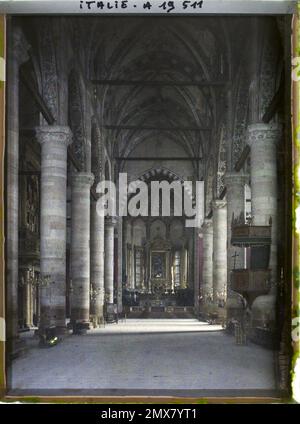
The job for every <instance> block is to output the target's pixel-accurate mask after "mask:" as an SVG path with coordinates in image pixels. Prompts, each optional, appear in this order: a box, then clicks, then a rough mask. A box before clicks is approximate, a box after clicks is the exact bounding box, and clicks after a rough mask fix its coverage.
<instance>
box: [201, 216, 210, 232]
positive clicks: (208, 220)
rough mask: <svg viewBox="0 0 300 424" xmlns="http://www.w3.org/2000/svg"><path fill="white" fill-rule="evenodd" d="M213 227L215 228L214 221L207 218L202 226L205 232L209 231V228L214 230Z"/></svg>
mask: <svg viewBox="0 0 300 424" xmlns="http://www.w3.org/2000/svg"><path fill="white" fill-rule="evenodd" d="M212 226H213V221H212V219H209V218H205V219H204V221H203V224H202V229H203V230H204V231H205V230H208V229H209V228H212Z"/></svg>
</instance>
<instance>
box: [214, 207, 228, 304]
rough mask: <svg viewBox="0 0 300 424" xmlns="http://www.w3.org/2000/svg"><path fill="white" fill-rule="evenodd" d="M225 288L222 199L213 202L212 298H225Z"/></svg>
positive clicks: (225, 268)
mask: <svg viewBox="0 0 300 424" xmlns="http://www.w3.org/2000/svg"><path fill="white" fill-rule="evenodd" d="M226 290H227V208H226V202H225V201H224V200H214V202H213V300H214V303H217V302H218V300H225V298H226Z"/></svg>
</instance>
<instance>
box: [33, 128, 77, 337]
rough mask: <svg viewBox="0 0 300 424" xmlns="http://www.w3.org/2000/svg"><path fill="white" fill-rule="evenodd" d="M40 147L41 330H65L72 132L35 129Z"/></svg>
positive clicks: (63, 129) (67, 129)
mask: <svg viewBox="0 0 300 424" xmlns="http://www.w3.org/2000/svg"><path fill="white" fill-rule="evenodd" d="M36 134H37V140H38V141H39V143H40V144H41V214H40V232H41V243H40V249H41V259H40V260H41V262H40V269H41V276H42V277H44V276H46V275H47V276H49V277H50V283H49V284H48V285H47V286H45V287H41V288H40V302H41V317H40V318H41V320H40V325H41V328H42V329H43V328H45V327H49V326H56V327H57V328H64V327H65V321H66V218H67V217H66V194H67V187H66V186H67V147H68V145H69V144H70V143H71V131H70V129H69V127H64V126H45V127H38V128H36Z"/></svg>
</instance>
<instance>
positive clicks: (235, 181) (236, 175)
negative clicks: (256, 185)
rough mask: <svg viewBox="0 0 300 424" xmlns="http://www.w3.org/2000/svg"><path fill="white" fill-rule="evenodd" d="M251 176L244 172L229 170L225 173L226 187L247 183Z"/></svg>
mask: <svg viewBox="0 0 300 424" xmlns="http://www.w3.org/2000/svg"><path fill="white" fill-rule="evenodd" d="M248 178H249V176H248V175H246V174H244V173H242V172H227V173H226V174H225V184H226V187H228V186H232V185H233V186H234V185H244V184H246V182H247V180H248Z"/></svg>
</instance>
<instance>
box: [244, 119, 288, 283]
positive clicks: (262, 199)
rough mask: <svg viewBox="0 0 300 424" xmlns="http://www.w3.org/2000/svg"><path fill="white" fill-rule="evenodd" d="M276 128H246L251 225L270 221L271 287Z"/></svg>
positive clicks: (274, 274) (274, 241)
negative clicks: (249, 159) (249, 158)
mask: <svg viewBox="0 0 300 424" xmlns="http://www.w3.org/2000/svg"><path fill="white" fill-rule="evenodd" d="M280 135H281V127H280V125H278V124H252V125H249V127H248V144H249V145H250V147H251V198H252V202H251V207H252V217H253V224H254V225H269V220H270V218H271V219H272V233H271V236H272V242H271V250H270V262H269V265H270V269H271V280H272V283H276V282H277V278H278V276H277V231H278V229H277V154H276V149H277V143H278V141H279V139H280Z"/></svg>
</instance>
